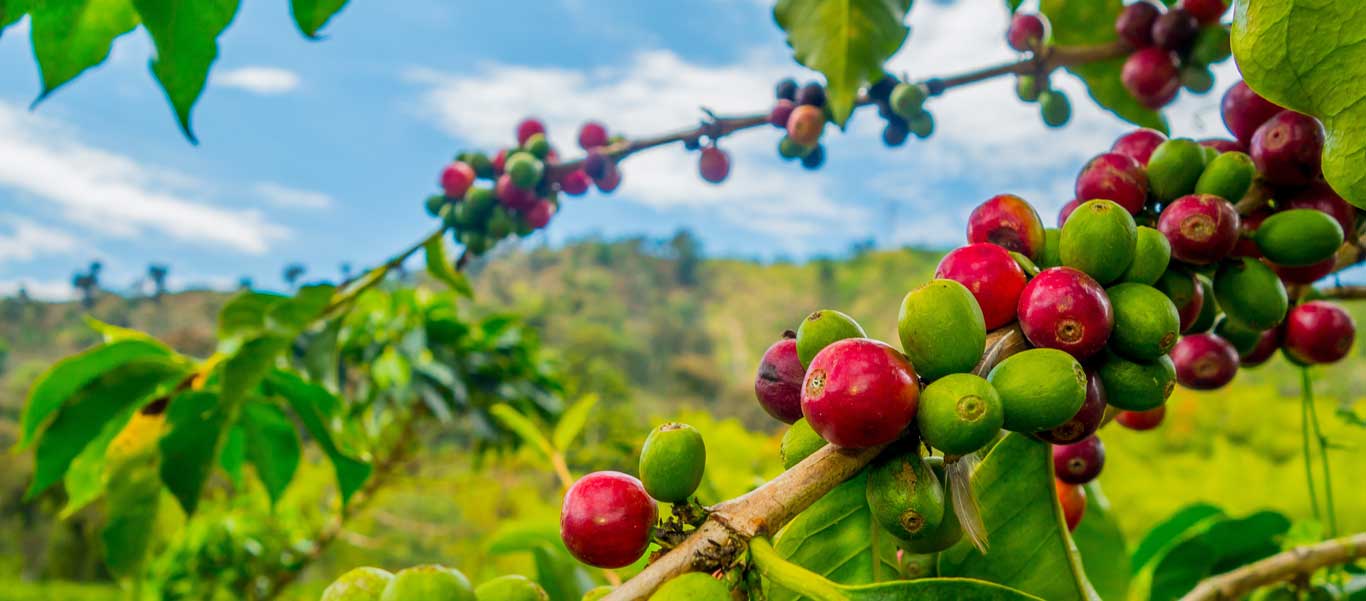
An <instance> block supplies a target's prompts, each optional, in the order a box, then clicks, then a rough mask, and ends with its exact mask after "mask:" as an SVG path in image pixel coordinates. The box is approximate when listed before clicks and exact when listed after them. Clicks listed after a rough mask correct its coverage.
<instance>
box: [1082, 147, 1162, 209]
mask: <svg viewBox="0 0 1366 601" xmlns="http://www.w3.org/2000/svg"><path fill="white" fill-rule="evenodd" d="M1076 193H1077V200H1082V199H1085V200H1093V199H1097V198H1103V199H1106V200H1110V201H1114V203H1115V204H1118V205H1119V206H1121V207H1124V209H1125V210H1127V211H1129V214H1130V215H1137V214H1138V213H1139V211H1142V210H1143V205H1144V203H1146V202H1148V175H1147V174H1146V173H1145V172H1144V171H1143V165H1141V164H1139V162H1138V161H1136V160H1134V159H1133V158H1131V157H1128V156H1126V155H1122V154H1119V153H1117V152H1107V153H1105V154H1102V155H1100V156H1097V157H1095V158H1093V159H1091V160H1090V161H1087V163H1086V165H1085V166H1083V167H1082V168H1081V173H1080V174H1078V175H1077V185H1076Z"/></svg>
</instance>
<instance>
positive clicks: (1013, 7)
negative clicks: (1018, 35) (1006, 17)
mask: <svg viewBox="0 0 1366 601" xmlns="http://www.w3.org/2000/svg"><path fill="white" fill-rule="evenodd" d="M1021 4H1024V0H1006V10H1008V11H1010V14H1012V15H1013V14H1015V11H1018V10H1020V5H1021Z"/></svg>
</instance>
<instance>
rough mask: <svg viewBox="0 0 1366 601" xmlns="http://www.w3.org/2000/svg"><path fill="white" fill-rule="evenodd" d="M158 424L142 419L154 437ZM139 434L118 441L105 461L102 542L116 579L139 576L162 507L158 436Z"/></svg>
mask: <svg viewBox="0 0 1366 601" xmlns="http://www.w3.org/2000/svg"><path fill="white" fill-rule="evenodd" d="M139 419H142V418H139ZM161 422H162V418H161V417H160V416H155V417H148V418H146V419H145V420H144V421H142V424H144V425H146V426H147V429H148V430H151V431H153V432H154V431H155V429H156V428H159V427H160V424H161ZM143 433H144V432H141V431H138V432H133V433H132V434H137V435H132V436H129V435H123V436H119V437H118V438H116V439H115V442H114V444H113V445H112V446H110V448H109V453H108V456H107V458H106V459H107V461H108V468H107V469H108V477H107V478H106V481H107V483H108V484H107V492H106V494H105V503H104V510H105V513H106V514H107V515H108V518H107V520H106V522H105V526H104V530H103V531H102V532H101V533H100V540H101V542H103V543H104V561H105V564H106V565H108V566H109V571H110V572H111V573H112V574H114V575H115V576H117V577H120V578H133V577H136V576H138V575H140V572H141V568H142V565H143V562H144V560H145V559H146V557H147V550H148V548H149V546H150V543H151V541H152V534H153V532H155V531H156V529H155V525H156V518H157V510H158V508H159V507H160V505H161V504H160V499H161V479H160V477H159V476H158V472H159V464H160V461H161V456H160V455H159V454H158V453H157V449H158V445H157V437H156V436H141V435H140V434H143ZM149 433H150V432H149Z"/></svg>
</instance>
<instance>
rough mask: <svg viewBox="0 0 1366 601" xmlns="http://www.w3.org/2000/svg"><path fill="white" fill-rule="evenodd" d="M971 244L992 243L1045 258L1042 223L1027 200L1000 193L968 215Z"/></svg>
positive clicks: (1038, 257) (1033, 256)
mask: <svg viewBox="0 0 1366 601" xmlns="http://www.w3.org/2000/svg"><path fill="white" fill-rule="evenodd" d="M968 242H990V243H992V244H996V245H999V246H1001V247H1004V248H1005V249H1006V250H1013V251H1015V252H1017V253H1020V254H1022V255H1024V256H1026V257H1029V258H1030V259H1031V260H1034V261H1038V260H1039V259H1040V258H1042V257H1043V245H1044V232H1043V221H1042V220H1041V219H1039V213H1038V212H1037V211H1035V210H1034V207H1033V206H1030V204H1029V203H1028V202H1025V199H1023V198H1020V197H1019V196H1016V195H1014V194H997V195H996V196H993V197H991V198H988V199H987V201H986V202H984V203H982V204H980V205H977V208H975V209H973V210H972V213H971V214H970V215H968Z"/></svg>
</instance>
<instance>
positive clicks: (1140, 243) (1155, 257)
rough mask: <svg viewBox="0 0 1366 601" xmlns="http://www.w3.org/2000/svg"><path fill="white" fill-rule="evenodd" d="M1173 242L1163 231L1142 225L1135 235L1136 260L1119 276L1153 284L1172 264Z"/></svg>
mask: <svg viewBox="0 0 1366 601" xmlns="http://www.w3.org/2000/svg"><path fill="white" fill-rule="evenodd" d="M1171 259H1172V244H1171V242H1168V241H1167V237H1166V236H1165V235H1163V234H1162V232H1159V231H1157V230H1156V229H1154V228H1150V227H1148V226H1146V225H1140V226H1138V229H1137V234H1136V235H1135V237H1134V262H1133V263H1130V264H1129V267H1128V268H1127V269H1125V270H1124V273H1123V274H1121V275H1120V276H1119V279H1120V281H1122V282H1133V283H1136V284H1146V285H1148V286H1152V285H1153V284H1155V283H1157V280H1159V279H1161V278H1162V274H1163V273H1165V272H1166V271H1167V266H1168V265H1170V264H1171Z"/></svg>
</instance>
